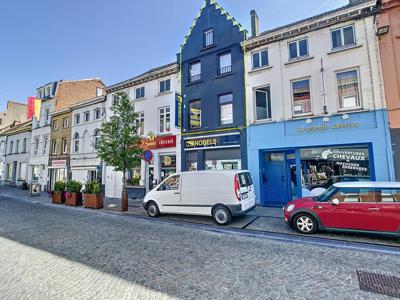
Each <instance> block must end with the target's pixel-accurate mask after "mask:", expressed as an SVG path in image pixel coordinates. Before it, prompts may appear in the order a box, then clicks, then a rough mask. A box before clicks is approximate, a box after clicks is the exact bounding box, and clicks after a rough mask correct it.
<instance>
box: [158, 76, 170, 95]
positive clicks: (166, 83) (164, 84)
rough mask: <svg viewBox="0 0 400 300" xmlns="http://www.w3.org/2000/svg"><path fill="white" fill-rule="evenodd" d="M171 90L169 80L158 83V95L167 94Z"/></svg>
mask: <svg viewBox="0 0 400 300" xmlns="http://www.w3.org/2000/svg"><path fill="white" fill-rule="evenodd" d="M170 89H171V80H170V79H167V80H162V81H160V93H164V92H167V91H169V90H170Z"/></svg>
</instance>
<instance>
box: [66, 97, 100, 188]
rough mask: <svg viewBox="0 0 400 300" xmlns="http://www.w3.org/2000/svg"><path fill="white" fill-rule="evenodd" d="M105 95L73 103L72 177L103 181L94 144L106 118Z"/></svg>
mask: <svg viewBox="0 0 400 300" xmlns="http://www.w3.org/2000/svg"><path fill="white" fill-rule="evenodd" d="M105 100H106V98H105V96H100V97H96V98H94V99H89V100H85V101H81V102H79V103H77V104H75V105H72V106H71V107H70V108H71V111H72V126H71V145H70V147H71V148H70V149H71V152H70V168H71V174H72V179H73V180H77V181H80V182H86V181H88V180H99V181H100V182H101V181H102V163H101V160H100V158H99V157H98V156H97V154H96V151H95V149H94V145H95V144H96V142H97V139H98V137H99V133H100V127H101V123H102V122H103V120H104V119H105V116H106V115H105Z"/></svg>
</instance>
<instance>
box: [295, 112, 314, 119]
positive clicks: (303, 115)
mask: <svg viewBox="0 0 400 300" xmlns="http://www.w3.org/2000/svg"><path fill="white" fill-rule="evenodd" d="M311 117H315V115H314V114H313V113H309V114H302V115H298V116H292V117H291V118H290V119H289V120H301V119H308V118H311Z"/></svg>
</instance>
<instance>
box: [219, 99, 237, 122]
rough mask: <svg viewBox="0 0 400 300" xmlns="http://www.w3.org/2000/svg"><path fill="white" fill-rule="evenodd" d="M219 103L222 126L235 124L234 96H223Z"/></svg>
mask: <svg viewBox="0 0 400 300" xmlns="http://www.w3.org/2000/svg"><path fill="white" fill-rule="evenodd" d="M218 101H219V117H220V123H221V125H227V124H232V123H233V96H232V94H226V95H221V96H219V97H218Z"/></svg>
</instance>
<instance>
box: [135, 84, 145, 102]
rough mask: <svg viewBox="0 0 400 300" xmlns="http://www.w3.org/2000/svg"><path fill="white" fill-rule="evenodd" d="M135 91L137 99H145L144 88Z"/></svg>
mask: <svg viewBox="0 0 400 300" xmlns="http://www.w3.org/2000/svg"><path fill="white" fill-rule="evenodd" d="M135 91H136V99H140V98H144V86H142V87H140V88H137V89H136V90H135Z"/></svg>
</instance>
